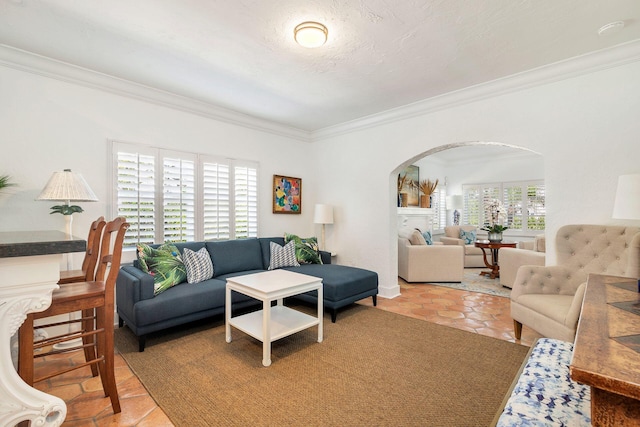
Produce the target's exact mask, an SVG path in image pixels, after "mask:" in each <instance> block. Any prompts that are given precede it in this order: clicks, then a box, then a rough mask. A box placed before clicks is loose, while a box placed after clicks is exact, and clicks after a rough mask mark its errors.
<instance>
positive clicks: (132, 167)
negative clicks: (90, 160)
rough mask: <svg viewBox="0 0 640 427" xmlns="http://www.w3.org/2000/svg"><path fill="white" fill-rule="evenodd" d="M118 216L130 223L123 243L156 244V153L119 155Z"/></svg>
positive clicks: (117, 166) (117, 156)
mask: <svg viewBox="0 0 640 427" xmlns="http://www.w3.org/2000/svg"><path fill="white" fill-rule="evenodd" d="M116 170H117V173H116V177H117V180H116V185H115V188H116V191H115V192H116V203H115V204H114V206H116V211H117V212H116V216H123V217H125V218H127V222H128V223H129V224H130V227H129V229H128V230H127V234H126V235H125V241H124V244H125V245H127V246H131V245H135V244H136V243H138V242H140V243H153V242H154V241H155V240H156V239H155V231H154V230H155V221H156V209H155V206H156V202H155V178H154V177H155V170H156V169H155V156H154V155H149V154H145V153H142V152H121V151H118V152H117V154H116Z"/></svg>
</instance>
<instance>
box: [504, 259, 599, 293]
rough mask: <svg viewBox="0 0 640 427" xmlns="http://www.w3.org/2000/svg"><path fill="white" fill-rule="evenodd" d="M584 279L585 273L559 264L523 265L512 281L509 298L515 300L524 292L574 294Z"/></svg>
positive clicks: (585, 278) (585, 277)
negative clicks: (545, 265) (546, 265)
mask: <svg viewBox="0 0 640 427" xmlns="http://www.w3.org/2000/svg"><path fill="white" fill-rule="evenodd" d="M586 280H587V275H586V274H584V273H581V272H576V271H573V270H570V269H568V268H566V267H563V266H560V265H552V266H548V267H544V266H538V265H523V266H521V267H520V268H519V269H518V273H517V275H516V280H515V281H514V282H513V288H512V290H511V299H512V300H514V301H516V300H517V299H518V297H519V296H520V295H525V294H548V295H575V294H576V291H577V289H578V287H579V286H580V284H581V283H583V282H585V281H586Z"/></svg>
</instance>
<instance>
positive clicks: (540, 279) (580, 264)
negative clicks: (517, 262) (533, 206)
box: [511, 225, 640, 342]
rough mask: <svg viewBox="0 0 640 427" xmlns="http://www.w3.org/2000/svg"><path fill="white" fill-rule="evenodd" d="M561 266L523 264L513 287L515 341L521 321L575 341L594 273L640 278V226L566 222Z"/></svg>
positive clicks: (559, 240)
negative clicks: (584, 298)
mask: <svg viewBox="0 0 640 427" xmlns="http://www.w3.org/2000/svg"><path fill="white" fill-rule="evenodd" d="M555 245H556V246H555V247H556V256H557V264H558V265H554V266H546V267H545V266H535V265H524V266H521V267H520V268H519V269H518V273H517V275H516V279H515V281H514V283H513V289H512V290H511V317H512V318H513V325H514V332H515V336H516V339H520V337H521V334H522V325H526V326H528V327H530V328H531V329H533V330H535V331H536V332H538V333H540V334H542V335H543V336H545V337H548V338H556V339H561V340H564V341H570V342H572V341H573V340H574V339H575V334H576V328H577V326H578V319H579V317H580V310H581V307H582V299H583V297H584V291H585V288H586V281H587V276H588V275H589V273H597V274H606V275H611V276H622V277H634V278H638V277H640V228H638V227H624V226H614V225H566V226H564V227H561V228H560V229H559V230H558V233H557V235H556V240H555Z"/></svg>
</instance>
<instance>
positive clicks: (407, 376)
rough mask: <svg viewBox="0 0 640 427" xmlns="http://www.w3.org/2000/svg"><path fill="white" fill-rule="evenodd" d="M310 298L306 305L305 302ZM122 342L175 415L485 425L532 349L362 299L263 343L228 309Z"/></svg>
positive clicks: (196, 422)
mask: <svg viewBox="0 0 640 427" xmlns="http://www.w3.org/2000/svg"><path fill="white" fill-rule="evenodd" d="M304 309H305V310H306V309H308V308H307V307H305V308H304ZM115 335H116V346H117V349H118V350H119V351H120V353H122V355H123V357H124V359H125V360H126V361H127V363H128V364H129V365H130V366H131V368H132V369H133V371H134V372H135V373H136V375H138V377H140V379H141V381H142V383H143V384H144V385H145V387H146V388H147V389H148V390H149V393H150V394H151V396H152V397H153V398H154V399H155V400H156V401H157V402H158V404H159V405H160V407H161V408H162V409H163V410H164V411H165V413H166V414H167V415H168V416H169V418H170V419H171V421H172V422H173V423H174V424H175V425H176V426H190V427H193V426H455V427H463V426H474V427H475V426H486V425H489V424H490V422H491V421H492V419H493V416H494V415H495V412H496V411H497V410H498V408H499V407H500V404H501V401H502V399H503V397H504V394H505V393H506V391H507V389H508V388H509V386H510V384H511V382H512V380H513V378H514V376H515V374H516V371H517V370H518V368H519V366H520V364H521V363H522V361H523V359H524V356H525V353H526V352H527V350H528V348H527V347H524V346H521V345H517V344H513V343H509V342H506V341H500V340H498V339H494V338H489V337H485V336H481V335H477V334H473V333H469V332H465V331H461V330H458V329H454V328H449V327H446V326H441V325H436V324H433V323H428V322H425V321H421V320H417V319H412V318H409V317H405V316H401V315H398V314H394V313H390V312H386V311H383V310H379V309H375V308H370V307H365V306H360V305H354V306H352V307H350V308H348V309H345V310H342V311H341V312H340V313H338V321H337V322H336V323H331V320H330V318H329V316H325V318H324V341H323V342H322V343H318V342H317V329H316V328H312V329H309V330H306V331H302V332H300V333H298V334H295V335H292V336H290V337H287V338H283V339H281V340H279V341H276V342H275V343H273V345H272V357H271V359H272V364H271V366H270V367H268V368H265V367H263V366H262V343H261V342H259V341H257V340H255V339H253V338H251V337H249V336H247V335H245V334H244V333H242V332H240V331H238V330H233V329H232V336H233V341H232V342H231V343H226V342H225V331H224V320H220V319H217V318H214V319H213V320H210V321H209V322H208V323H201V324H198V325H195V326H188V327H182V328H180V329H176V330H172V331H169V332H168V333H165V334H162V335H155V336H151V337H149V339H148V340H147V347H146V349H145V351H144V352H143V353H139V352H138V351H137V341H136V338H135V336H134V335H133V333H131V331H130V330H129V329H128V328H126V326H125V327H124V328H120V329H117V330H116V334H115Z"/></svg>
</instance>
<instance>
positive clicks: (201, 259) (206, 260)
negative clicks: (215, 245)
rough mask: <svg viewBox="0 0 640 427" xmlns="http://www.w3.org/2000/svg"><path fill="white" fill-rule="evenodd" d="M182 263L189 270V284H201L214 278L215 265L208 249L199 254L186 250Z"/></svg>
mask: <svg viewBox="0 0 640 427" xmlns="http://www.w3.org/2000/svg"><path fill="white" fill-rule="evenodd" d="M182 262H184V266H185V269H186V270H187V282H188V283H200V282H203V281H205V280H208V279H211V278H212V277H213V263H212V262H211V257H210V256H209V252H207V249H206V248H202V249H200V250H199V251H198V252H194V251H192V250H191V249H189V248H184V251H182Z"/></svg>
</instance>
